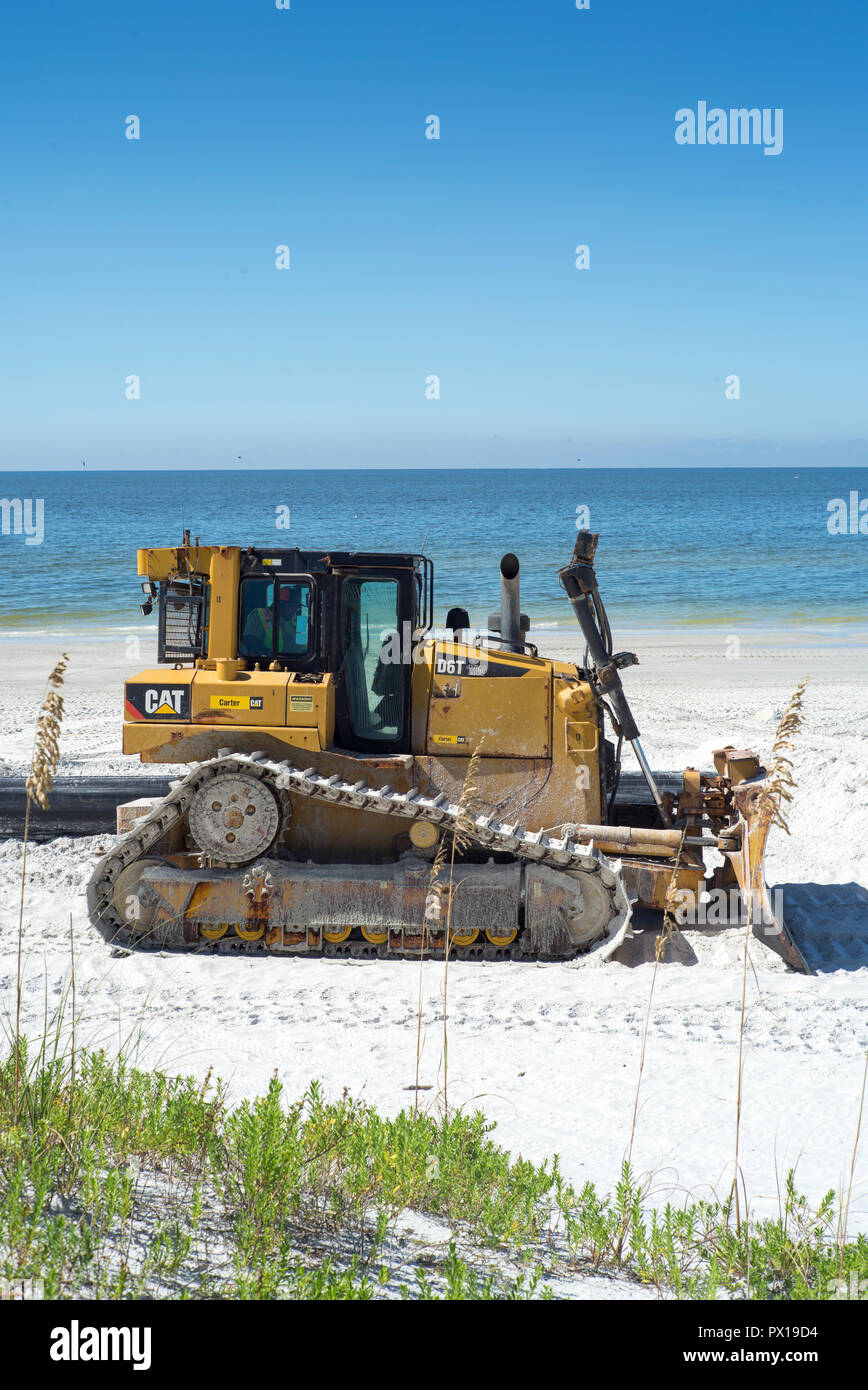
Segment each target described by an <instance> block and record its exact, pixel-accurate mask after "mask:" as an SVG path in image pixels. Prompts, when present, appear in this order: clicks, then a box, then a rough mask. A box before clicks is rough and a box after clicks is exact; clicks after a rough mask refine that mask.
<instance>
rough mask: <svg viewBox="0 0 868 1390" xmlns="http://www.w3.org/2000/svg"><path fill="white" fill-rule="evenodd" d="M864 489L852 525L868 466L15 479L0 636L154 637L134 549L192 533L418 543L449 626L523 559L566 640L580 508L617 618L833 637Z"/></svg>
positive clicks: (260, 542) (483, 603) (546, 621)
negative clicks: (21, 510) (285, 525)
mask: <svg viewBox="0 0 868 1390" xmlns="http://www.w3.org/2000/svg"><path fill="white" fill-rule="evenodd" d="M853 493H855V494H856V511H855V513H853V514H854V516H856V517H858V515H859V513H858V504H859V501H860V500H863V499H868V468H815V469H805V468H802V469H788V468H749V469H736V468H727V469H695V470H693V469H683V468H673V469H657V468H655V469H650V468H649V469H536V468H527V469H508V470H507V469H504V470H494V469H485V470H460V471H459V470H455V471H453V470H448V469H444V470H439V471H421V470H412V469H407V470H394V469H388V470H385V469H384V470H361V469H359V470H354V469H346V470H329V471H324V470H293V471H287V472H281V471H267V472H264V471H263V472H257V471H252V470H244V471H241V470H239V471H225V470H221V471H213V472H209V471H172V472H95V471H91V472H88V471H86V470H84V469H82V470H81V471H80V472H62V473H61V472H44V473H14V472H7V473H3V474H2V475H0V496H2V497H3V498H6V499H13V498H19V499H21V500H22V501H25V502H26V501H27V500H28V499H29V500H30V501H31V502H35V500H36V499H41V501H42V504H43V515H44V522H43V525H44V536H43V539H42V542H41V544H38V545H37V544H31V545H28V544H26V543H25V536H24V535H23V534H20V535H16V534H14V530H13V527H12V518H11V516H10V518H9V519H8V521H7V524H6V525H5V526H3V532H4V533H3V534H0V636H6V637H9V636H12V635H24V634H27V635H31V636H34V637H35V636H36V635H37V634H49V633H50V634H58V635H66V634H71V633H74V632H76V631H79V630H82V629H87V630H88V632H89V634H90V635H93V636H97V635H99V634H100V633H102V634H104V635H110V634H111V633H116V632H117V631H118V630H120V629H123V628H128V629H145V628H147V627H148V626H149V625H152V624H153V622H154V620H153V619H151V620H150V624H149V623H148V621H146V620H145V619H143V618H142V616H141V614H140V612H139V603H140V600H141V595H140V592H139V583H138V580H137V577H136V550H137V549H138V548H139V547H140V546H141V547H146V546H166V545H177V544H178V543H179V542H180V539H181V534H182V530H183V529H184V528H187V529H189V530H190V531H191V533H192V535H193V536H199V537H200V539H201V541H202V543H203V544H217V543H220V544H237V545H251V544H252V545H256V546H298V547H300V548H301V549H319V548H322V549H328V548H333V549H341V550H352V549H367V550H401V551H418V550H421V549H423V548H424V551H425V553H426V554H427V555H429V556H430V557H431V559H432V560H433V561H434V567H435V601H436V614H437V619H438V621H441V622H442V619H443V617H444V616H445V612H446V609H447V608H448V607H450V606H452V605H453V604H459V605H462V606H464V607H466V608H468V609H469V611H470V615H471V621H472V622H474V623H481V622H484V620H485V618H486V616H487V614H488V613H489V612H491V611H492V610H493V609H495V608H496V607H497V605H498V596H499V575H498V563H499V560H500V557H501V555H502V554H503V553H504V552H505V551H507V550H512V551H515V553H516V554H517V555H518V556H519V559H520V561H521V590H522V608H523V609H524V611H525V612H527V613H528V614H529V615H530V617H531V620H532V623H533V624H534V625H545V626H552V627H554V626H557V627H562V628H565V629H567V630H570V631H572V630H573V625H574V620H573V617H572V612H571V610H570V608H569V605H568V603H567V600H566V598H565V596H564V595H563V592H562V590H561V589H560V587H559V585H558V580H557V569H558V567H559V566H562V565H564V564H567V563H568V562H569V560H570V557H571V554H572V549H573V543H574V540H575V535H576V528H577V518H578V519H579V520H580V521H581V522H583V523H584V521H585V519H586V517H585V514H584V513H583V512H582V511H581V510H579V509H583V508H587V522H588V524H589V527H590V529H591V530H593V531H598V532H600V544H599V548H598V551H597V572H598V576H599V580H600V587H601V592H602V594H603V598H604V601H605V603H606V606H607V609H608V612H609V616H610V620H611V622H612V625H613V627H615V628H616V629H617V628H618V627H621V628H627V627H629V628H635V627H637V626H643V627H646V628H654V629H672V628H676V629H678V628H681V629H684V628H686V627H689V626H696V625H727V626H732V625H733V624H734V623H739V624H759V625H762V626H768V627H782V626H783V627H787V628H793V629H797V628H805V629H807V628H811V629H816V628H817V627H818V626H819V627H825V628H832V629H835V630H836V631H838V632H841V630H842V626H843V628H844V629H848V628H855V626H856V625H862V624H864V623H865V622H866V618H868V535H865V534H861V535H860V534H859V531H858V521H857V524H856V527H855V534H853V533H851V531H850V526H849V520H848V523H847V524H848V532H847V533H846V534H832V533H831V532H830V529H829V524H828V523H829V521H830V516H831V513H830V510H829V507H830V503H831V504H834V501H835V499H839V500H840V502H841V503H843V504H846V509H847V514H848V518H849V515H850V511H851V495H852V494H853ZM283 508H288V509H289V529H278V527H277V524H276V522H277V518H278V516H285V515H286V513H285V511H280V510H279V509H283ZM866 513H868V503H866ZM25 515H26V511H25ZM34 515H35V512H34ZM863 515H865V514H864V513H863ZM3 519H4V520H6V513H5V512H4V513H3ZM864 524H865V528H866V530H868V516H866V518H865V523H864ZM83 635H84V634H83Z"/></svg>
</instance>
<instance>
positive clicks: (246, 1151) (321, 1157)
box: [0, 1040, 868, 1300]
mask: <svg viewBox="0 0 868 1390" xmlns="http://www.w3.org/2000/svg"><path fill="white" fill-rule="evenodd" d="M18 1046H19V1052H20V1055H19V1057H18V1059H17V1060H18V1067H17V1071H18V1078H19V1080H18V1098H17V1105H16V1094H15V1076H16V1058H15V1056H14V1055H13V1054H14V1051H15V1049H14V1048H11V1049H9V1051H8V1052H7V1055H6V1056H5V1059H4V1061H3V1063H2V1065H0V1277H3V1278H4V1279H5V1280H8V1281H13V1282H16V1281H27V1280H33V1281H39V1283H40V1284H41V1285H42V1289H43V1291H44V1295H45V1297H48V1298H73V1297H81V1296H90V1297H108V1298H141V1297H163V1298H165V1297H169V1298H215V1297H216V1298H228V1299H273V1298H296V1299H309V1300H319V1299H356V1298H360V1299H370V1298H382V1297H392V1298H402V1297H404V1298H421V1299H431V1298H436V1299H484V1300H489V1299H529V1298H533V1299H538V1298H544V1297H550V1296H551V1288H550V1285H551V1282H552V1281H554V1282H555V1283H556V1284H558V1287H559V1289H560V1291H561V1293H562V1295H563V1293H564V1292H566V1296H568V1295H569V1285H567V1286H566V1289H565V1288H564V1285H563V1283H562V1281H564V1280H567V1281H569V1280H570V1279H572V1278H576V1277H580V1276H581V1275H582V1274H586V1273H589V1272H597V1273H601V1274H610V1275H611V1274H616V1273H618V1274H620V1275H621V1276H622V1277H627V1278H630V1279H633V1280H636V1281H637V1282H638V1283H641V1284H644V1285H646V1286H649V1287H650V1288H653V1289H654V1290H656V1291H658V1292H659V1293H660V1294H661V1295H663V1296H669V1297H681V1298H684V1297H692V1298H715V1297H720V1296H726V1295H730V1296H734V1297H739V1298H776V1299H801V1298H805V1299H816V1298H820V1299H825V1298H832V1297H836V1296H838V1297H840V1296H841V1292H842V1290H846V1289H853V1288H858V1287H859V1285H860V1283H864V1287H866V1288H868V1282H866V1281H868V1240H866V1238H865V1237H863V1236H860V1237H858V1238H857V1239H855V1240H852V1241H850V1242H847V1243H845V1244H843V1245H842V1244H841V1242H840V1238H839V1236H838V1232H839V1230H840V1213H839V1212H838V1203H837V1201H836V1199H835V1196H834V1194H833V1193H831V1192H830V1193H829V1194H828V1196H827V1197H826V1198H825V1199H824V1201H823V1202H822V1203H821V1205H820V1207H819V1209H817V1210H812V1209H811V1208H810V1207H809V1205H808V1203H807V1202H806V1200H805V1199H804V1198H803V1197H801V1196H800V1195H799V1194H798V1192H797V1191H796V1188H795V1185H794V1181H793V1178H792V1175H790V1176H789V1178H788V1180H787V1182H786V1184H785V1188H784V1194H783V1198H782V1209H781V1212H780V1215H779V1216H778V1217H777V1218H776V1219H775V1220H769V1221H759V1222H755V1223H747V1222H742V1225H741V1227H740V1228H737V1227H736V1226H735V1225H734V1223H733V1222H732V1220H731V1211H730V1208H729V1205H728V1204H727V1203H705V1202H702V1203H688V1204H686V1205H685V1206H684V1207H682V1208H678V1207H675V1206H672V1205H669V1206H666V1207H665V1208H663V1209H662V1210H657V1209H653V1208H651V1207H649V1205H648V1201H647V1196H648V1194H647V1189H645V1188H644V1187H643V1186H642V1184H640V1183H639V1182H638V1181H637V1180H636V1179H635V1177H634V1176H633V1175H632V1174H631V1172H630V1170H629V1167H628V1166H627V1165H626V1164H625V1166H624V1170H623V1172H622V1175H621V1180H620V1182H619V1183H618V1184H617V1185H616V1187H615V1190H614V1192H613V1193H612V1194H611V1195H608V1196H601V1195H600V1194H599V1193H598V1192H597V1190H596V1189H595V1187H594V1186H593V1184H591V1183H588V1184H587V1185H586V1186H585V1187H583V1188H582V1189H580V1190H578V1191H577V1190H575V1189H574V1188H573V1187H572V1186H571V1185H570V1184H569V1183H567V1182H566V1181H565V1180H564V1178H563V1176H562V1175H561V1173H560V1171H559V1168H558V1163H557V1159H556V1158H555V1159H552V1160H551V1161H550V1162H548V1163H543V1164H539V1165H538V1164H534V1163H530V1162H528V1161H526V1160H523V1159H521V1158H512V1157H511V1156H510V1155H509V1154H508V1153H507V1152H506V1151H505V1150H504V1149H503V1148H501V1147H500V1146H499V1145H498V1144H497V1143H496V1141H495V1139H494V1137H493V1129H494V1127H493V1125H492V1124H490V1123H489V1122H487V1121H486V1120H485V1119H484V1118H483V1117H482V1115H480V1114H478V1113H477V1114H472V1115H469V1114H464V1113H462V1112H461V1111H460V1110H453V1111H451V1112H450V1114H449V1115H448V1116H444V1117H442V1118H438V1119H434V1118H432V1117H431V1116H428V1115H424V1114H420V1113H413V1112H412V1111H411V1110H405V1111H403V1112H401V1113H400V1114H399V1115H397V1116H395V1117H394V1118H384V1117H383V1116H381V1115H380V1114H379V1113H378V1112H377V1111H376V1110H375V1109H374V1108H373V1107H371V1106H369V1105H367V1104H364V1103H362V1102H361V1101H358V1100H356V1099H354V1098H353V1097H351V1096H349V1095H347V1094H344V1095H343V1096H341V1097H340V1098H338V1099H326V1097H325V1096H324V1094H323V1092H322V1089H321V1088H320V1086H319V1085H317V1084H316V1083H313V1084H312V1085H311V1086H310V1087H309V1088H308V1090H307V1092H306V1093H305V1094H304V1095H303V1096H302V1097H300V1098H299V1099H297V1100H294V1101H290V1102H287V1099H286V1097H285V1096H284V1094H283V1091H282V1088H281V1085H280V1083H279V1082H278V1080H277V1079H276V1078H274V1079H273V1080H272V1082H271V1084H270V1086H269V1087H268V1090H267V1092H266V1093H265V1094H264V1095H262V1096H260V1097H258V1098H257V1099H256V1100H253V1101H244V1102H242V1103H241V1104H240V1105H236V1106H230V1105H229V1104H228V1103H227V1100H226V1097H225V1092H224V1090H223V1088H222V1086H221V1085H220V1083H219V1082H215V1083H213V1084H212V1082H211V1080H210V1079H208V1080H207V1081H206V1082H205V1083H197V1082H195V1081H194V1080H192V1079H191V1078H184V1077H169V1076H166V1075H163V1074H161V1073H159V1072H148V1071H144V1070H140V1069H137V1068H134V1067H130V1066H128V1065H126V1064H125V1063H124V1062H123V1061H111V1060H110V1059H109V1058H108V1057H107V1056H106V1055H105V1054H103V1053H101V1052H84V1053H80V1054H79V1056H78V1057H77V1058H76V1061H75V1068H74V1071H73V1068H72V1065H71V1059H70V1058H62V1057H59V1056H46V1055H45V1053H44V1052H42V1053H41V1054H40V1055H38V1056H36V1057H35V1058H32V1059H31V1058H29V1057H28V1055H27V1048H26V1044H25V1043H24V1042H23V1040H22V1041H21V1042H20V1043H19V1045H18ZM16 1114H17V1123H16ZM409 1214H413V1215H414V1217H415V1220H416V1222H417V1229H415V1230H414V1229H413V1226H412V1222H411V1226H410V1232H411V1233H410V1234H409V1235H407V1234H405V1233H403V1226H404V1225H406V1223H407V1219H408V1215H409ZM420 1219H421V1220H422V1221H423V1222H426V1223H427V1226H424V1225H423V1227H422V1229H421V1230H419V1229H418V1221H419V1220H420ZM429 1228H430V1229H429ZM432 1233H433V1234H432Z"/></svg>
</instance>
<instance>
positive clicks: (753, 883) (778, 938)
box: [723, 776, 814, 975]
mask: <svg viewBox="0 0 868 1390" xmlns="http://www.w3.org/2000/svg"><path fill="white" fill-rule="evenodd" d="M765 786H766V778H765V777H764V776H758V777H750V778H747V779H746V780H745V781H743V782H740V783H739V784H738V786H736V787H734V788H733V800H734V803H735V808H736V812H737V817H736V820H735V821H734V822H733V824H732V825H729V826H727V827H726V830H725V831H724V832H723V838H724V839H725V840H727V841H730V840H731V841H733V842H735V844H736V845H737V848H734V849H732V850H727V851H726V857H727V859H728V860H729V862H730V863H731V865H732V868H733V872H734V873H735V877H736V881H737V883H738V886H739V890H740V892H741V901H742V907H743V910H744V912H745V913H746V923H749V924H750V926H751V927H752V929H753V934H754V936H756V937H757V939H758V940H760V941H762V942H763V944H764V945H766V946H768V947H769V948H770V949H771V950H772V951H774V952H775V953H776V954H777V955H779V956H781V957H782V958H783V959H784V960H785V961H786V963H787V965H789V966H791V967H792V968H793V970H799V971H801V972H802V973H803V974H805V975H812V974H813V973H814V972H813V971H812V970H811V967H810V966H809V965H808V962H807V961H806V960H805V957H804V956H803V954H802V952H801V951H800V949H799V947H798V946H797V945H796V943H795V941H794V940H793V938H792V936H791V934H790V932H789V931H788V930H787V924H786V922H785V920H784V914H783V907H782V905H781V903H780V896H781V895H780V894H777V895H776V894H774V893H773V892H771V891H770V890H769V886H768V884H767V883H766V877H765V852H766V843H767V841H768V837H769V830H770V829H771V826H772V818H771V816H770V815H769V813H768V810H764V809H763V808H762V804H761V801H760V795H761V793H762V791H763V789H764V788H765Z"/></svg>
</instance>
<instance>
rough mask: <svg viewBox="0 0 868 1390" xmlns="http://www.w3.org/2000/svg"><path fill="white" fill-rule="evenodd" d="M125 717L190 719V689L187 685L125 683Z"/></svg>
mask: <svg viewBox="0 0 868 1390" xmlns="http://www.w3.org/2000/svg"><path fill="white" fill-rule="evenodd" d="M126 717H127V718H128V719H175V720H177V719H183V720H188V719H189V718H190V687H189V686H188V685H175V686H171V685H169V686H161V685H140V684H139V683H138V682H137V681H127V687H126Z"/></svg>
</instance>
